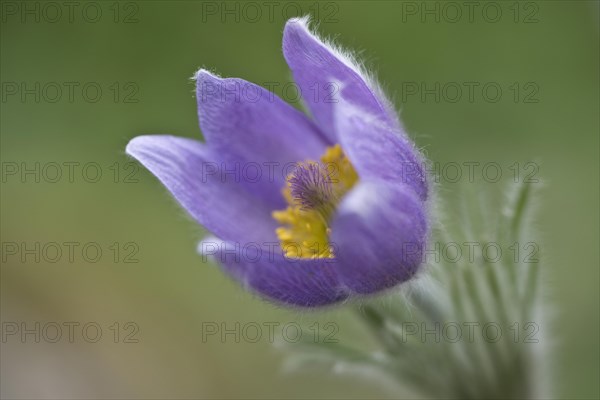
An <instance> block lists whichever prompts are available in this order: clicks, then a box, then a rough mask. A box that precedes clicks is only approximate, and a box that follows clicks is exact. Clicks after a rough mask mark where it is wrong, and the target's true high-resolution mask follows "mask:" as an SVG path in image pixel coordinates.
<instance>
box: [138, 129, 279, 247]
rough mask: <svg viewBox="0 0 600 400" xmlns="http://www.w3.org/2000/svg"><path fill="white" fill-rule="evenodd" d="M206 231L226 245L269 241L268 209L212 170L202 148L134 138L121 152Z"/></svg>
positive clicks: (191, 143)
mask: <svg viewBox="0 0 600 400" xmlns="http://www.w3.org/2000/svg"><path fill="white" fill-rule="evenodd" d="M126 152H127V154H129V155H130V156H133V157H135V158H136V159H137V160H138V161H140V162H141V163H142V164H143V165H144V166H145V167H146V168H147V169H148V170H150V172H152V173H153V174H154V175H156V177H157V178H158V179H159V180H160V181H161V182H162V183H163V185H165V186H166V188H167V189H168V190H169V191H170V192H171V193H172V194H173V196H174V197H175V198H176V199H177V201H178V202H179V203H180V204H181V205H182V206H183V208H185V209H186V210H187V212H188V213H189V214H190V215H191V216H192V217H193V218H194V219H195V220H196V221H198V222H199V223H200V224H201V225H203V226H204V227H205V228H206V229H207V230H209V231H210V232H212V233H213V234H215V235H218V236H219V237H222V238H225V239H226V240H232V241H241V240H246V241H248V240H275V233H274V232H275V228H276V223H275V221H274V220H273V218H271V209H270V208H269V207H267V206H266V205H265V203H264V202H262V201H260V200H259V199H257V198H256V197H255V196H252V195H250V194H249V193H247V191H246V190H244V188H243V187H242V186H241V185H240V184H239V183H237V182H235V181H234V180H232V179H231V177H227V176H224V174H223V173H222V172H221V171H219V170H218V168H216V164H215V163H214V162H213V157H212V154H211V153H209V151H208V149H207V147H206V146H205V145H203V144H202V143H200V142H198V141H196V140H192V139H186V138H179V137H174V136H166V135H152V136H138V137H136V138H134V139H132V140H131V141H130V142H129V144H128V145H127V148H126Z"/></svg>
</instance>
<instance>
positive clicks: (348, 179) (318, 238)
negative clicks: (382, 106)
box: [272, 144, 358, 258]
mask: <svg viewBox="0 0 600 400" xmlns="http://www.w3.org/2000/svg"><path fill="white" fill-rule="evenodd" d="M311 163H312V164H314V163H316V162H315V161H310V160H308V161H305V162H302V163H298V167H299V168H301V167H305V166H308V165H309V164H311ZM320 164H321V167H322V168H320V169H319V170H318V171H326V172H322V173H324V174H326V175H327V176H326V177H325V178H326V179H323V180H324V181H325V182H326V183H325V184H326V186H327V187H326V188H321V189H322V190H326V191H327V195H324V196H321V197H319V200H323V199H325V200H324V201H327V203H326V204H321V203H319V204H318V205H315V206H314V207H311V206H310V205H309V206H307V204H306V202H304V203H302V202H301V201H300V199H298V198H294V197H293V196H292V183H291V182H290V181H291V180H292V181H293V179H294V178H297V176H296V172H292V173H291V174H290V175H288V177H287V183H286V186H285V187H284V188H283V197H284V198H285V200H286V202H287V203H288V207H287V209H285V210H279V211H273V213H272V215H273V218H274V219H275V220H276V221H278V222H279V223H281V224H282V225H283V226H282V227H279V228H277V229H276V231H275V233H276V234H277V237H278V239H279V241H280V242H281V248H282V249H283V252H284V254H285V256H286V257H293V258H333V257H334V254H333V249H332V246H331V245H330V243H329V236H330V234H331V229H330V228H329V223H330V220H329V219H330V217H331V216H332V213H331V212H330V210H335V208H336V206H337V203H338V202H339V201H340V200H341V198H342V197H343V196H344V194H346V192H348V191H349V190H350V189H351V188H352V187H353V186H354V184H355V183H356V181H358V174H357V173H356V170H355V169H354V167H353V166H352V163H350V160H349V159H348V158H347V157H346V155H345V154H344V152H343V150H342V148H341V146H340V145H339V144H336V145H335V146H332V147H328V148H327V149H326V151H325V154H324V155H323V156H322V157H321V162H320ZM317 173H321V172H317ZM319 178H323V176H319ZM311 189H314V188H311ZM296 190H297V189H296ZM313 191H314V190H313ZM311 193H312V192H311Z"/></svg>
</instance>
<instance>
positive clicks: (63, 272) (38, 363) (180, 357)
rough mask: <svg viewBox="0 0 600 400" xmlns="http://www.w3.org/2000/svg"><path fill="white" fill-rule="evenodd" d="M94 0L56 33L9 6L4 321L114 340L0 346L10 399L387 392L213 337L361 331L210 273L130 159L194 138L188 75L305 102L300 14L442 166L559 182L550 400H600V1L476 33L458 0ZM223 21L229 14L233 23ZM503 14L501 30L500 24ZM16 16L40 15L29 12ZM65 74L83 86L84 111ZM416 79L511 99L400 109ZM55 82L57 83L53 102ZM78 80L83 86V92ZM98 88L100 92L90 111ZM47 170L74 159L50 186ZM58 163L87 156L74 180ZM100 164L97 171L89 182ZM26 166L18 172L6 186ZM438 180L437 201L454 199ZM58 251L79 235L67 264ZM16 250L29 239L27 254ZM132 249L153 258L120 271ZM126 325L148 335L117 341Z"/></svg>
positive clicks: (544, 200)
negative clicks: (238, 328) (203, 73)
mask: <svg viewBox="0 0 600 400" xmlns="http://www.w3.org/2000/svg"><path fill="white" fill-rule="evenodd" d="M92 3H93V4H94V5H92V6H87V4H88V3H87V2H81V3H79V6H77V7H76V8H75V9H74V11H73V14H72V16H70V15H69V9H68V8H66V7H65V6H59V8H60V9H61V12H62V17H60V18H58V21H54V20H55V19H57V16H56V11H55V9H52V8H44V7H45V5H44V2H12V1H2V27H1V39H0V43H1V64H0V65H1V81H2V103H1V118H0V120H1V159H2V164H3V176H2V186H1V189H2V190H1V201H2V209H1V224H2V225H1V235H2V244H3V248H2V252H3V254H2V266H1V290H2V292H1V309H0V310H1V313H2V315H1V319H2V322H3V324H4V325H3V329H4V330H5V329H8V325H7V324H6V323H11V322H16V323H18V324H20V323H21V322H25V323H27V324H28V327H30V328H33V327H34V324H35V322H36V321H38V322H40V323H41V324H42V326H43V325H44V324H46V323H48V322H56V323H59V324H62V323H64V322H77V323H80V326H79V328H81V326H82V325H84V324H85V323H89V322H94V323H97V324H98V325H99V326H101V328H102V330H103V334H102V337H101V338H100V339H99V340H98V342H97V343H88V342H87V341H86V340H84V338H83V337H82V334H81V332H80V330H77V329H76V330H75V337H74V341H73V343H70V342H69V341H68V340H66V338H65V337H63V338H62V339H61V340H60V341H59V342H58V343H48V342H47V341H46V340H44V339H43V337H42V340H41V341H40V343H35V340H34V338H33V336H32V335H30V336H27V340H26V341H25V343H22V342H21V340H20V338H19V335H16V336H10V337H7V338H6V340H4V341H3V343H2V344H1V346H2V348H1V350H2V358H1V375H0V377H1V395H2V397H3V398H40V397H43V398H166V397H169V398H289V397H293V398H314V397H320V398H323V397H338V398H364V397H380V396H381V397H385V396H390V394H389V393H385V392H383V391H382V390H381V388H380V387H379V385H378V384H377V383H376V382H375V381H373V382H372V383H369V382H367V383H364V382H360V381H358V380H348V379H345V378H344V377H341V376H338V375H336V374H334V373H324V371H321V370H316V369H315V370H312V369H311V370H309V371H306V372H304V373H299V374H298V373H288V372H286V370H285V369H284V368H282V365H283V361H284V355H283V354H282V353H280V352H279V351H278V350H277V349H275V348H274V346H273V345H272V344H270V343H269V342H268V340H265V339H264V338H263V339H262V340H260V341H258V342H257V343H248V342H245V341H243V340H241V341H240V343H236V342H235V340H226V341H225V342H221V341H220V340H208V341H203V340H202V337H201V336H202V335H201V332H202V327H203V323H204V324H205V323H206V322H215V323H217V324H221V323H226V324H229V325H228V326H229V327H233V326H234V324H235V323H236V322H239V323H241V324H242V325H243V324H245V323H250V322H257V323H259V324H263V323H265V322H280V323H286V322H298V323H301V324H303V325H304V326H310V325H311V324H313V323H314V322H315V321H316V322H319V323H321V324H324V323H326V322H329V321H334V322H336V323H338V324H339V327H340V333H339V337H340V338H352V337H354V336H360V335H359V333H360V332H357V331H355V330H354V328H352V326H353V325H352V321H351V320H352V315H351V314H350V313H349V311H348V310H346V309H344V308H343V307H342V308H339V309H333V310H328V311H326V312H322V313H298V312H297V311H290V310H286V309H278V308H276V307H274V306H272V305H270V304H267V303H265V302H262V301H261V300H259V299H257V298H255V297H253V296H251V295H249V294H247V293H244V292H243V291H242V290H241V289H240V288H239V287H238V286H237V285H236V284H235V283H233V282H231V281H230V280H229V279H228V278H227V277H225V276H224V275H222V274H221V272H220V271H219V270H218V268H217V267H216V266H214V265H212V264H210V263H203V262H202V260H201V258H200V257H199V256H198V255H197V254H196V251H195V248H196V244H197V242H198V240H199V239H200V238H202V237H203V236H204V234H205V232H204V231H203V229H202V228H201V227H199V226H197V225H196V224H195V223H194V222H193V221H191V220H190V219H189V218H188V217H186V216H185V214H184V213H183V212H182V211H181V210H180V209H179V208H178V206H177V205H176V204H175V202H174V201H173V200H172V199H171V198H170V197H169V195H168V194H167V192H166V190H164V188H163V187H162V186H161V185H160V184H159V183H158V181H157V180H156V179H154V178H153V177H152V176H151V175H150V174H149V173H147V172H146V171H144V170H142V169H141V168H139V169H136V168H135V167H134V166H133V165H135V164H128V163H129V162H130V161H131V160H129V159H128V158H127V157H126V156H125V154H124V148H125V145H126V143H127V142H128V140H129V139H130V138H132V137H134V136H136V135H139V134H149V133H170V134H174V135H180V136H187V137H194V138H200V137H201V132H200V130H199V127H198V123H197V117H196V102H195V99H194V94H193V91H194V85H193V82H192V81H191V80H190V79H189V78H190V77H191V76H192V74H193V73H194V71H195V70H197V69H198V68H199V67H207V68H210V69H211V70H214V71H217V72H218V73H220V74H222V75H223V76H236V77H242V78H245V79H247V80H250V81H253V82H256V83H259V84H261V83H265V82H277V83H279V86H278V87H277V88H276V89H275V92H276V93H278V94H280V95H282V96H283V97H284V98H286V99H287V100H290V101H292V100H293V95H289V94H287V95H286V93H282V91H281V88H282V87H283V85H284V84H285V83H287V82H290V81H291V77H290V74H289V71H288V68H287V66H286V64H285V61H284V59H283V56H282V52H281V34H282V29H283V26H284V23H285V20H286V19H287V17H291V16H295V15H303V14H312V15H313V16H314V18H315V19H317V20H318V21H320V24H319V32H321V33H322V34H326V35H330V36H334V37H336V38H337V39H338V41H339V42H340V43H342V44H343V45H345V46H347V47H350V48H352V49H357V50H359V51H361V55H362V56H364V57H365V58H366V59H367V61H368V65H372V66H373V67H374V68H375V70H376V72H377V74H378V76H379V78H380V80H381V81H382V82H383V83H384V86H385V87H386V88H387V89H388V92H389V93H390V94H392V95H394V94H395V96H393V97H395V99H396V106H397V107H398V108H399V109H401V110H402V118H403V121H404V123H405V125H406V127H407V129H408V131H409V132H410V133H411V135H412V136H413V137H414V138H415V140H416V142H417V144H418V145H419V146H420V147H422V148H424V150H425V152H426V154H427V155H428V157H429V158H430V159H431V160H432V161H434V162H439V163H442V165H443V163H448V162H459V163H462V162H465V161H479V162H482V163H485V162H490V161H494V162H498V163H499V164H500V165H502V167H503V172H504V174H505V177H506V178H510V175H509V174H510V173H511V172H510V170H509V169H508V168H509V166H511V165H512V164H513V163H515V162H519V163H525V162H527V161H535V162H537V163H539V166H540V167H539V171H538V173H537V177H539V178H542V179H543V180H544V182H545V184H544V186H545V187H544V189H543V191H542V195H541V198H540V205H541V209H540V212H539V219H538V220H539V229H540V232H541V235H542V237H543V239H544V240H543V244H542V263H543V264H542V265H543V269H544V271H545V272H546V274H545V277H544V280H545V282H546V284H547V285H548V287H549V288H550V293H549V295H548V299H547V301H548V302H549V303H550V304H551V310H552V317H553V320H552V321H553V322H552V325H551V326H550V327H549V328H548V329H549V330H548V331H547V332H545V333H544V340H548V341H549V343H548V344H551V345H552V346H553V347H552V349H553V350H552V351H553V352H554V353H555V356H556V363H555V366H554V369H555V379H554V382H555V385H556V394H557V397H560V398H573V399H574V398H590V399H591V398H598V397H599V396H600V392H599V386H598V376H599V373H600V369H599V356H600V350H599V344H598V337H599V295H598V286H599V285H598V284H599V274H598V270H599V258H598V243H599V231H598V229H599V228H598V226H599V225H598V222H599V215H598V209H599V198H598V185H599V176H598V175H599V173H598V171H599V164H598V163H599V157H598V156H599V155H598V152H599V143H598V138H599V129H600V126H599V116H598V109H599V81H598V79H599V78H598V76H599V64H598V63H599V50H598V49H599V35H598V26H599V25H598V24H599V18H598V2H585V1H535V2H526V3H523V2H521V3H516V2H512V1H511V2H495V5H494V6H490V7H493V8H494V9H493V10H492V9H490V10H489V14H488V15H487V17H488V18H487V19H486V18H485V17H484V16H483V14H482V13H481V10H482V9H483V7H484V6H485V5H486V4H487V3H486V2H481V5H480V6H479V8H477V9H476V10H475V13H474V16H473V20H472V21H469V18H468V15H466V14H465V13H466V9H465V8H464V7H463V8H462V12H463V15H462V18H460V20H459V21H458V22H456V23H454V22H452V21H450V19H454V11H453V10H451V9H447V8H446V9H444V8H443V7H444V6H445V4H446V3H445V2H402V1H377V0H375V1H336V2H319V3H317V2H313V1H295V2H292V5H291V6H290V5H288V3H285V2H275V5H274V7H275V8H274V12H273V14H272V15H269V13H268V9H267V8H266V6H264V5H263V6H260V9H261V15H260V16H256V14H255V13H254V11H253V10H251V9H248V8H246V9H245V10H246V11H245V12H244V8H243V7H244V2H201V1H137V2H118V3H117V2H112V1H100V2H92ZM408 3H411V4H412V5H416V6H417V7H428V8H430V9H434V10H435V7H439V8H438V9H439V10H440V11H439V19H440V20H439V22H437V21H435V18H436V16H435V15H429V16H427V15H425V16H424V18H425V21H422V20H421V18H422V17H423V15H424V14H422V11H417V14H411V13H408V14H407V11H408V10H409V8H407V7H408ZM459 3H460V2H459ZM255 4H259V5H260V4H262V3H261V2H259V3H255ZM436 4H437V5H436ZM455 4H456V3H455ZM36 7H37V8H36ZM86 7H88V8H86ZM226 7H227V9H229V10H234V11H233V14H227V13H225V14H224V15H222V14H221V12H222V11H223V9H224V8H226ZM410 7H412V6H410ZM497 8H500V10H501V11H502V16H501V18H500V19H499V21H498V22H492V21H490V20H489V19H495V17H494V13H493V11H494V10H496V9H497ZM23 9H25V10H33V11H31V12H29V13H25V14H21V13H22V12H23ZM98 9H99V10H100V11H101V12H102V15H101V16H100V17H96V14H95V13H96V11H97V10H98ZM15 10H16V11H15ZM36 10H38V11H36ZM215 10H216V13H215ZM236 10H238V11H236ZM410 10H412V8H410ZM418 10H422V9H421V8H418ZM444 10H445V11H444ZM84 11H85V13H84ZM38 19H39V21H38ZM69 19H71V20H69ZM96 19H98V21H97V22H93V21H94V20H96ZM36 82H39V84H40V90H39V91H38V94H39V95H40V99H39V101H38V100H36V98H35V96H36V95H35V94H31V93H30V94H26V93H25V94H23V93H22V89H23V87H21V84H22V83H24V84H25V85H26V86H25V89H27V88H34V91H35V84H36ZM65 82H75V83H76V84H74V85H76V86H74V92H73V94H74V97H73V98H72V99H71V98H69V92H68V90H67V89H66V88H67V86H66V84H65ZM411 82H416V83H417V84H420V83H421V82H425V83H426V84H427V85H428V86H429V87H431V86H433V85H435V82H440V84H441V85H442V86H443V85H444V84H446V83H448V82H457V83H459V84H462V83H464V82H479V83H480V84H481V85H483V84H485V83H488V82H494V83H496V84H498V85H499V86H500V87H501V88H502V90H503V92H502V97H501V98H500V99H499V101H497V102H491V101H488V100H486V99H485V98H483V97H482V92H481V90H476V91H475V98H474V101H472V102H471V101H469V100H468V98H467V96H466V93H463V96H462V98H461V99H460V100H459V101H457V102H451V101H448V98H445V97H444V96H443V94H442V97H441V99H440V101H439V102H438V101H435V99H434V98H433V96H426V97H425V99H421V98H420V96H419V95H408V94H407V93H406V92H405V89H406V88H407V87H408V86H407V84H408V85H411ZM49 83H50V86H47V85H48V84H49ZM90 83H91V84H90ZM515 83H517V85H518V86H517V87H519V88H520V90H521V92H519V93H520V94H519V96H518V97H517V98H515V97H514V95H515V92H514V89H511V85H514V84H515ZM528 83H532V84H533V86H531V85H530V86H527V87H525V85H526V84H528ZM53 84H58V85H60V86H61V87H62V89H63V92H62V94H61V96H60V97H59V98H58V99H56V94H55V92H54V91H53V90H54V89H53V88H54V87H55V86H53ZM86 84H88V85H87V86H86V87H88V90H89V92H86V93H83V92H82V89H83V87H84V85H86ZM97 86H100V87H101V89H102V95H101V96H99V98H98V101H96V102H93V101H91V100H93V99H94V98H95V97H96V95H95V92H94V87H97ZM44 87H47V89H46V91H45V92H44V89H43V88H44ZM90 87H91V88H90ZM512 87H513V88H514V86H512ZM15 88H16V89H15ZM532 88H535V89H536V90H535V93H534V94H531V92H532V90H533V89H532ZM15 91H16V93H15ZM527 95H530V96H529V97H527ZM22 96H23V97H22ZM85 96H88V97H87V98H86V97H85ZM54 100H56V101H54ZM526 100H536V101H531V102H530V101H526ZM295 104H296V105H297V103H295ZM36 163H39V169H40V174H41V177H40V181H39V182H36V177H35V175H32V174H29V175H25V177H24V178H23V177H21V175H20V172H21V171H20V169H21V168H36V166H35V165H36ZM52 163H58V164H62V165H63V169H62V172H63V176H62V177H61V178H60V179H58V181H57V182H55V183H53V182H50V181H51V180H53V179H54V174H55V172H54V171H55V170H52V168H53V167H52V165H54V164H52ZM63 163H79V164H78V166H77V165H76V166H75V167H74V168H75V170H74V175H73V179H72V182H71V181H69V179H68V176H67V174H68V168H67V167H65V166H64V164H63ZM89 163H96V164H93V165H92V167H89V168H91V169H89V170H87V173H88V175H85V176H84V175H82V168H83V166H84V165H87V164H89ZM73 165H75V164H73ZM98 165H99V166H100V170H101V173H102V176H101V177H100V178H99V180H98V181H97V182H95V183H94V182H88V181H86V179H84V178H88V180H90V177H91V180H94V172H95V169H94V167H97V166H98ZM521 165H522V164H521ZM15 166H16V167H17V168H19V172H17V174H16V175H12V174H11V173H10V171H11V168H13V167H15ZM44 167H46V169H45V172H46V173H47V174H44ZM117 172H118V175H115V174H116V173H117ZM48 177H49V178H50V179H47V178H48ZM463 181H464V180H463ZM490 185H496V186H497V185H499V184H490ZM440 186H441V189H440V193H441V198H442V199H443V198H444V195H445V193H447V192H452V191H456V190H457V188H458V187H459V186H458V185H453V184H451V183H449V182H442V183H441V185H440ZM36 242H37V243H39V244H40V246H42V247H43V246H44V245H46V244H48V243H53V242H56V243H59V244H61V246H62V249H63V251H64V253H63V255H62V257H60V258H59V259H58V261H57V262H49V261H48V258H53V257H54V256H53V253H52V254H50V253H48V254H46V256H47V257H44V255H43V254H42V255H41V256H42V257H41V259H40V260H39V262H38V261H36V260H35V256H34V255H27V254H25V255H24V258H25V259H24V260H22V259H21V256H22V255H23V253H24V250H25V248H24V247H23V246H27V248H34V246H35V243H36ZM65 242H77V243H80V245H79V246H78V247H76V249H75V253H74V259H73V261H72V262H71V260H69V258H68V254H67V253H66V247H64V245H62V244H63V243H65ZM89 242H92V243H96V244H97V246H99V247H100V248H101V249H102V251H103V253H102V257H101V258H100V260H99V261H97V262H89V261H86V260H85V259H84V257H83V256H82V254H81V249H82V247H83V245H84V244H85V243H89ZM130 242H131V243H133V244H131V243H130ZM7 243H13V244H14V243H16V244H17V246H18V253H17V254H16V255H14V254H13V250H12V249H13V248H12V247H10V246H11V245H10V244H7ZM23 243H24V244H23ZM114 243H117V247H118V248H119V249H120V250H119V253H118V254H116V253H115V252H116V250H115V247H114ZM7 246H9V247H7ZM126 246H128V247H126ZM48 251H51V248H48ZM132 251H135V252H136V254H134V255H133V256H132V257H133V259H135V260H138V261H139V262H137V263H126V262H124V261H126V256H127V254H130V253H131V252H132ZM25 253H26V252H25ZM90 254H92V253H90ZM92 257H93V255H92ZM115 257H116V259H115ZM115 322H117V323H119V332H120V334H121V335H120V337H119V338H118V340H117V342H118V343H115V340H114V337H113V335H114V330H115V325H113V324H114V323H115ZM127 322H133V323H134V324H135V325H128V326H127V329H125V324H126V323H127ZM132 326H133V327H138V328H139V331H137V332H135V334H134V336H133V337H132V338H135V339H137V343H127V342H126V341H125V340H124V335H126V334H127V333H130V332H132V329H133V328H132ZM111 327H112V328H111ZM111 329H112V330H111ZM4 333H6V332H4ZM47 333H48V332H47ZM63 334H66V333H65V332H63ZM48 335H50V336H51V333H48ZM90 336H94V334H93V330H91V331H90ZM396 395H397V396H399V397H401V396H402V395H403V394H402V393H396Z"/></svg>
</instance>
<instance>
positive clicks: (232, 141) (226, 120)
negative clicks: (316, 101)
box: [196, 70, 326, 209]
mask: <svg viewBox="0 0 600 400" xmlns="http://www.w3.org/2000/svg"><path fill="white" fill-rule="evenodd" d="M196 80H197V83H196V85H197V86H196V91H197V93H196V95H197V101H198V117H199V120H200V127H201V129H202V132H203V134H204V136H205V138H206V142H207V144H208V145H209V146H210V147H211V148H212V149H213V150H214V153H215V154H218V155H219V157H220V159H221V160H220V161H222V162H224V163H225V167H224V168H223V169H227V170H229V171H236V169H237V172H232V175H233V174H237V176H239V178H240V179H239V180H240V181H241V182H242V183H244V184H246V185H247V186H248V188H249V189H250V191H252V193H255V194H256V195H257V196H259V197H262V198H263V199H265V200H266V201H268V202H269V204H270V205H271V207H272V208H273V209H277V208H281V207H282V206H284V205H285V202H284V200H283V197H282V196H281V189H282V188H283V187H284V184H285V177H286V174H287V172H289V170H290V167H291V166H292V163H296V162H298V161H303V160H307V159H318V157H319V156H320V155H321V153H322V152H323V151H324V148H325V146H326V143H325V141H324V139H323V136H322V134H321V133H320V132H319V130H318V128H317V127H316V126H315V125H314V124H313V123H312V122H311V121H310V120H309V119H308V118H307V117H306V116H305V115H304V114H302V113H301V112H299V111H298V110H296V109H294V108H293V107H292V106H290V105H289V104H287V103H285V102H284V101H282V100H281V99H280V98H279V97H277V96H276V95H274V94H273V93H271V92H269V91H267V90H265V89H263V88H261V87H260V86H257V85H254V84H253V83H250V82H247V81H244V80H242V79H235V78H226V79H222V78H219V77H217V76H215V75H212V74H210V73H209V72H207V71H204V70H200V71H199V72H198V73H197V75H196ZM257 171H260V172H261V175H260V177H258V176H259V175H258V172H257ZM257 177H258V178H257Z"/></svg>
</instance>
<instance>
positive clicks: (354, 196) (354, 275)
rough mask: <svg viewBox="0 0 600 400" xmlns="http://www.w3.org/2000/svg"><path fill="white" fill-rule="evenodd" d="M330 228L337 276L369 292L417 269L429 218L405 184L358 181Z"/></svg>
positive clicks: (399, 279)
mask: <svg viewBox="0 0 600 400" xmlns="http://www.w3.org/2000/svg"><path fill="white" fill-rule="evenodd" d="M331 231H332V236H331V242H332V244H333V248H334V252H335V254H336V258H337V260H338V261H339V263H340V267H339V271H338V273H339V274H340V280H341V281H342V282H343V283H344V284H345V285H346V286H347V287H349V288H350V289H351V290H352V291H353V292H356V293H361V294H369V293H374V292H378V291H381V290H383V289H386V288H389V287H392V286H394V285H397V284H398V283H401V282H404V281H406V280H408V279H409V278H411V277H412V276H413V275H414V274H415V272H416V271H417V269H418V267H419V265H421V262H422V254H423V251H424V246H425V242H426V238H427V219H426V216H425V212H424V209H423V203H422V202H421V201H420V199H419V198H417V197H416V196H415V195H414V194H413V192H412V191H411V190H410V189H409V188H408V187H406V185H394V186H392V185H390V184H389V183H387V182H381V181H380V182H373V181H371V182H366V181H362V182H360V183H359V184H358V185H357V186H356V187H355V188H354V189H353V190H352V191H351V192H350V193H348V194H347V195H346V197H345V198H344V200H343V201H342V203H341V204H340V206H339V208H338V214H337V215H336V217H335V219H334V221H333V223H332V226H331Z"/></svg>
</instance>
